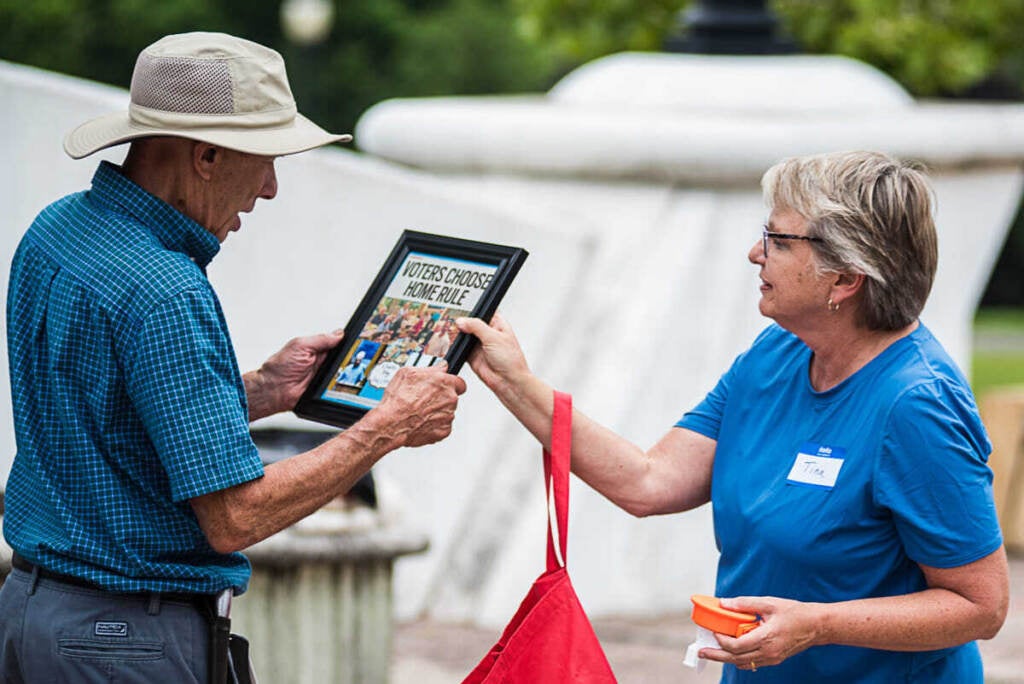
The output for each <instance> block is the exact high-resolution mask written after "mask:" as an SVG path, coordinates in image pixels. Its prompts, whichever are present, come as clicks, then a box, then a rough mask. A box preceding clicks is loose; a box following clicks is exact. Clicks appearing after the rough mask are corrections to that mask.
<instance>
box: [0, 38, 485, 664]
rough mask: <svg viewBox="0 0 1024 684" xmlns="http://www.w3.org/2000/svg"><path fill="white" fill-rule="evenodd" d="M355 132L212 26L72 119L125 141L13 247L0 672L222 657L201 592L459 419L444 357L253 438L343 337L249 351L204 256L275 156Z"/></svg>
mask: <svg viewBox="0 0 1024 684" xmlns="http://www.w3.org/2000/svg"><path fill="white" fill-rule="evenodd" d="M350 139H351V138H350V136H342V135H332V134H329V133H327V132H326V131H324V130H322V129H321V128H319V127H318V126H316V125H315V124H313V123H312V122H310V121H309V120H308V119H306V118H304V117H303V116H301V115H300V114H298V113H297V111H296V108H295V103H294V100H293V98H292V95H291V91H290V89H289V86H288V81H287V77H286V75H285V70H284V63H283V61H282V59H281V56H280V55H279V54H278V53H276V52H274V51H273V50H269V49H267V48H265V47H262V46H260V45H257V44H255V43H252V42H249V41H246V40H241V39H238V38H234V37H231V36H227V35H223V34H212V33H192V34H185V35H177V36H169V37H166V38H164V39H162V40H160V41H158V42H156V43H154V44H153V45H151V46H150V47H148V48H146V49H145V50H144V51H143V52H142V53H141V55H140V56H139V59H138V61H137V63H136V67H135V72H134V75H133V77H132V84H131V104H130V107H129V111H128V113H127V114H125V113H118V114H113V115H110V116H106V117H102V118H100V119H96V120H93V121H90V122H87V123H85V124H83V125H82V126H80V127H78V128H77V129H75V130H74V131H72V132H71V133H70V134H69V135H68V136H67V138H66V140H65V143H64V147H65V150H66V151H67V152H68V154H69V155H71V156H72V157H75V158H81V157H84V156H86V155H89V154H91V153H93V152H95V151H97V150H100V149H103V148H106V147H109V146H111V145H116V144H120V143H124V142H131V146H130V149H129V150H128V154H127V157H126V158H125V160H124V163H123V165H122V166H121V167H118V166H115V165H113V164H110V163H107V162H102V163H101V164H100V165H99V168H98V170H97V171H96V174H95V176H94V178H93V183H92V188H91V189H90V190H88V191H86V192H82V193H78V194H74V195H70V196H68V197H65V198H64V199H61V200H59V201H57V202H55V203H54V204H52V205H50V206H49V207H47V208H46V209H45V210H43V212H42V213H41V214H40V215H39V216H38V218H37V219H36V220H35V222H34V223H33V224H32V226H31V227H30V228H29V230H28V232H27V233H26V235H25V236H24V238H23V239H22V241H21V244H20V246H19V248H18V250H17V253H16V255H15V257H14V261H13V264H12V266H11V277H10V289H9V299H8V311H7V316H8V318H7V322H8V328H7V334H8V344H9V355H10V369H11V389H12V393H13V403H14V424H15V432H16V435H17V445H18V453H17V456H16V458H15V461H14V465H13V468H12V471H11V476H10V480H9V482H8V486H7V502H6V503H7V511H6V517H5V522H4V535H5V537H6V539H7V541H8V543H9V544H10V546H11V547H12V548H13V549H14V550H15V552H16V557H15V562H14V570H13V572H12V574H11V575H10V577H9V578H8V580H7V582H6V583H5V585H4V587H3V590H2V592H0V680H2V681H3V682H7V683H9V684H14V683H20V682H99V681H104V682H105V681H123V682H159V681H163V682H175V683H180V682H207V681H211V678H212V677H213V676H214V673H218V676H220V674H219V673H220V672H221V670H219V669H218V668H219V667H220V666H221V664H222V661H223V658H224V656H223V653H222V652H221V651H220V650H218V649H215V648H212V647H211V645H210V643H211V641H210V639H209V634H210V633H212V632H215V631H216V630H211V629H210V626H209V625H210V620H209V616H210V614H211V604H212V602H213V597H214V596H216V595H217V594H218V593H222V592H223V591H224V590H233V591H234V592H235V593H238V592H241V591H243V590H244V589H245V588H246V585H247V582H248V580H249V574H250V567H249V564H248V561H247V560H246V559H245V557H244V556H243V555H241V554H240V553H239V551H240V550H242V549H244V548H246V547H248V546H250V545H251V544H253V543H255V542H258V541H260V540H261V539H265V538H266V537H268V536H270V535H272V534H274V533H275V532H278V531H280V530H282V529H284V528H285V527H287V526H289V525H291V524H293V523H295V522H296V521H298V520H300V519H301V518H303V517H305V516H307V515H309V514H310V513H313V512H314V511H316V510H317V509H318V508H320V507H321V506H323V505H324V504H325V503H327V502H328V501H330V500H331V499H333V498H335V497H337V496H338V495H340V494H342V493H344V492H346V491H347V490H348V489H349V488H350V486H351V485H352V484H353V483H354V482H355V481H356V480H357V479H358V478H359V477H360V476H361V475H363V474H364V473H365V472H366V471H367V470H368V469H369V468H370V467H371V466H372V465H373V464H374V463H375V462H376V461H377V460H378V459H380V458H381V457H383V456H384V455H385V454H387V453H389V452H390V451H392V450H394V449H396V448H398V447H402V446H417V445H422V444H428V443H432V442H436V441H438V440H440V439H443V438H444V437H446V436H447V435H448V434H449V433H450V430H451V423H452V418H453V416H454V411H455V408H456V404H457V401H458V395H459V394H461V393H462V392H463V391H464V390H465V383H464V382H463V381H462V380H460V379H459V378H457V377H455V376H452V375H449V374H447V373H445V372H439V371H438V370H437V369H433V368H431V369H406V370H403V371H402V372H400V373H399V374H398V375H396V377H395V380H394V381H393V382H392V383H391V384H390V385H389V387H388V390H387V392H386V393H385V395H384V398H383V400H382V401H381V403H380V405H379V406H378V407H377V408H375V409H374V410H372V411H370V412H369V413H367V415H366V416H365V418H363V419H362V420H361V421H359V422H358V423H356V424H355V425H354V426H352V427H351V428H350V429H348V430H347V431H345V432H343V433H341V434H339V435H337V436H336V437H334V438H332V439H331V440H329V441H328V442H326V443H325V444H323V445H322V446H320V447H318V448H316V449H314V450H312V451H310V452H307V453H304V454H300V455H298V456H295V457H293V458H291V459H288V460H285V461H281V462H278V463H275V464H273V465H269V466H266V467H264V466H263V465H262V464H261V462H260V458H259V455H258V454H257V450H256V447H255V446H254V445H253V442H252V440H251V438H250V435H249V431H248V423H249V422H250V421H252V420H255V419H257V418H260V417H263V416H267V415H270V414H273V413H276V412H280V411H287V410H289V409H291V408H292V407H293V406H294V404H295V402H296V401H297V399H298V398H299V396H300V395H301V393H302V391H303V389H304V388H305V386H306V385H307V384H308V382H309V381H310V379H311V377H312V375H313V373H314V372H315V370H316V367H317V365H318V363H319V362H320V361H321V360H322V358H323V357H324V355H325V354H326V353H327V351H328V350H329V349H331V348H332V347H333V346H334V345H336V344H337V343H338V341H339V337H338V336H337V335H333V334H322V335H316V336H312V337H305V338H299V339H294V340H292V341H291V342H289V343H288V344H287V345H285V347H284V348H283V349H282V350H281V351H279V352H278V353H276V354H275V355H274V356H272V357H271V358H270V359H268V360H267V361H266V362H265V363H264V364H263V365H262V366H261V367H260V368H259V369H258V370H256V371H253V372H250V373H247V374H245V375H242V374H240V372H239V370H238V368H237V365H236V362H235V356H234V351H233V349H232V345H231V341H230V339H229V337H228V331H227V328H226V326H225V322H224V318H223V315H222V312H221V309H220V304H219V302H218V300H217V297H216V295H215V293H214V291H213V290H212V289H211V287H210V284H209V282H208V281H207V278H206V268H207V266H208V265H209V263H210V261H211V259H213V257H214V256H215V255H216V254H217V252H218V251H219V249H220V246H221V243H223V242H224V240H226V239H227V237H228V236H229V235H230V234H231V233H232V232H234V231H237V230H239V229H240V227H241V220H240V214H241V213H243V212H249V211H251V210H252V209H253V206H254V205H255V203H256V200H257V199H272V198H273V197H274V196H275V195H276V194H277V178H276V176H275V173H274V159H275V158H276V157H277V156H280V155H286V154H294V153H297V152H302V151H304V150H309V149H312V148H315V147H318V146H321V145H326V144H329V143H332V142H335V141H347V140H350Z"/></svg>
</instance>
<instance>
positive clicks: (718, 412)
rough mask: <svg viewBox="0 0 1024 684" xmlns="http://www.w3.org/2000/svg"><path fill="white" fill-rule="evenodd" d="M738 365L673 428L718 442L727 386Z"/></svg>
mask: <svg viewBox="0 0 1024 684" xmlns="http://www.w3.org/2000/svg"><path fill="white" fill-rule="evenodd" d="M740 358H742V357H740ZM738 363H739V359H737V360H736V361H734V362H733V365H732V367H731V368H729V370H728V371H726V373H725V374H724V375H722V377H721V378H719V379H718V383H717V384H715V387H714V388H713V389H712V390H711V391H710V392H708V393H707V395H706V396H705V397H704V399H703V400H702V401H701V402H700V403H699V404H697V405H696V406H695V407H693V408H692V409H690V410H689V411H687V412H686V413H684V414H683V417H682V418H680V419H679V420H678V421H677V422H676V424H675V427H681V428H686V429H687V430H693V431H694V432H697V433H699V434H702V435H704V436H705V437H710V438H711V439H714V440H716V441H717V440H718V432H719V430H720V429H721V427H722V416H723V414H724V413H725V404H726V402H727V401H728V399H729V386H730V383H731V382H732V381H733V378H734V377H735V374H736V366H737V364H738Z"/></svg>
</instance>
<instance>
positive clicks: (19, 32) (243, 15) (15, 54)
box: [0, 0, 555, 131]
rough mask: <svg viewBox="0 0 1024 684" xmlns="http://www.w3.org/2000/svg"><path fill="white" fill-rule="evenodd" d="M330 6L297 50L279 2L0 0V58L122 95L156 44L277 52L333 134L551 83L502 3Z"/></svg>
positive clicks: (549, 69) (548, 58)
mask: <svg viewBox="0 0 1024 684" xmlns="http://www.w3.org/2000/svg"><path fill="white" fill-rule="evenodd" d="M333 2H334V3H335V17H336V18H335V21H334V24H333V27H332V30H331V33H330V35H329V36H328V37H327V38H326V40H324V41H323V42H322V43H320V44H317V45H314V46H299V45H294V44H291V43H289V42H288V41H287V40H286V39H285V37H284V33H283V31H282V28H281V21H280V4H281V3H280V2H279V1H278V0H275V1H273V2H252V1H251V0H27V1H26V0H0V59H4V60H9V61H13V62H20V63H24V64H30V65H34V66H39V67H42V68H45V69H50V70H54V71H60V72H63V73H67V74H72V75H75V76H81V77H84V78H88V79H92V80H96V81H101V82H105V83H111V84H114V85H118V86H121V87H127V85H128V84H129V82H130V80H131V73H132V69H133V67H134V64H135V58H136V56H137V55H138V52H139V50H141V49H142V48H143V47H145V46H146V45H148V44H150V43H152V42H153V41H155V40H157V39H158V38H159V37H161V36H163V35H166V34H169V33H178V32H183V31H197V30H205V31H226V32H228V33H233V34H235V35H238V36H242V37H244V38H249V39H250V40H255V41H257V42H260V43H263V44H264V45H268V46H270V47H273V48H275V49H277V50H278V51H280V52H281V53H282V54H283V55H284V57H285V60H286V63H287V65H288V75H289V80H290V81H291V84H292V89H293V91H294V92H295V96H296V99H297V100H298V103H299V107H300V108H301V110H302V111H303V112H304V113H306V114H308V115H309V116H310V118H312V119H313V120H315V121H317V122H318V123H321V124H322V125H324V126H325V127H328V128H331V129H333V130H339V131H340V130H346V131H347V130H351V129H352V127H353V126H354V124H355V122H356V120H357V119H358V117H359V115H360V114H361V113H362V112H363V111H364V110H365V109H366V108H367V107H369V106H370V105H372V104H374V103H376V102H378V101H380V100H382V99H385V98H388V97H403V96H423V95H443V94H453V93H457V94H481V93H500V92H514V91H536V90H539V89H545V88H547V87H548V86H550V84H551V82H552V80H553V78H554V77H553V74H554V69H555V62H554V60H553V58H552V53H551V52H550V51H549V50H547V49H546V48H543V47H538V46H537V45H533V44H531V43H529V42H528V41H527V40H526V39H525V38H524V37H523V36H522V35H521V34H520V33H519V32H518V31H517V30H516V26H517V17H516V14H515V11H514V8H513V7H512V5H511V4H510V3H511V0H497V1H496V0H429V1H428V0H347V1H345V2H343V1H342V0H333Z"/></svg>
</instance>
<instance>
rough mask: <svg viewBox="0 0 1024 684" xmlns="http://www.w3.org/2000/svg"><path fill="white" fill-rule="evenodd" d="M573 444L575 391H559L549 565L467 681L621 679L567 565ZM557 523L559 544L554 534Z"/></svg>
mask: <svg viewBox="0 0 1024 684" xmlns="http://www.w3.org/2000/svg"><path fill="white" fill-rule="evenodd" d="M571 444H572V397H570V396H569V395H568V394H563V393H561V392H555V410H554V416H553V418H552V424H551V452H550V453H549V452H547V451H545V452H544V483H545V487H546V488H547V491H548V500H549V505H548V553H547V565H548V569H547V572H545V573H544V574H543V575H541V576H540V577H538V578H537V581H536V582H534V583H533V586H532V587H531V588H530V592H529V593H528V594H527V595H526V598H524V599H523V602H522V603H521V604H520V606H519V610H517V611H516V614H515V616H513V618H512V621H511V622H510V623H509V624H508V626H507V627H506V628H505V631H504V633H502V635H501V638H500V639H499V640H498V643H496V644H495V645H494V647H493V648H491V650H490V652H489V653H488V654H487V655H486V656H484V659H483V660H481V661H480V664H479V665H477V666H476V668H475V669H474V670H473V671H472V672H471V673H469V676H468V677H466V678H465V679H464V680H462V684H565V683H566V682H586V683H587V684H606V683H611V684H614V683H615V675H614V674H612V668H611V666H610V665H609V664H608V659H607V658H606V657H605V655H604V651H602V650H601V644H600V643H599V642H598V640H597V635H595V634H594V628H593V627H591V625H590V620H588V619H587V615H586V613H584V612H583V606H582V605H580V600H579V598H578V597H577V596H576V591H575V590H574V589H573V587H572V582H571V581H570V580H569V573H568V572H567V571H566V568H565V549H566V537H567V535H568V527H569V452H570V449H571ZM552 500H553V501H554V509H555V520H554V521H552V520H551V505H550V502H551V501H552ZM556 524H557V530H558V543H557V546H556V544H555V539H554V536H553V529H554V528H555V525H556Z"/></svg>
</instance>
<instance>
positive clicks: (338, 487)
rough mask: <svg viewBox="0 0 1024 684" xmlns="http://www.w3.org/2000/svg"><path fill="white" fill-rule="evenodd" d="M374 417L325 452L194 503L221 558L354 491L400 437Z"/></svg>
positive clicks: (288, 462) (307, 454) (330, 442)
mask: <svg viewBox="0 0 1024 684" xmlns="http://www.w3.org/2000/svg"><path fill="white" fill-rule="evenodd" d="M385 423H386V421H379V420H378V418H377V416H374V415H373V413H372V412H371V413H370V414H367V416H366V417H365V418H364V419H363V420H361V421H359V422H358V423H356V424H355V425H353V426H352V427H350V428H349V429H348V430H346V431H345V432H343V433H340V434H339V435H337V436H335V437H333V438H332V439H330V440H328V441H327V442H325V443H324V444H322V445H320V446H319V447H317V448H315V449H312V450H311V451H307V452H305V453H303V454H299V455H297V456H294V457H292V458H289V459H285V460H283V461H279V462H277V463H273V464H270V465H268V466H267V467H266V468H265V470H264V476H263V477H262V478H259V479H257V480H252V481H250V482H246V483H244V484H240V485H237V486H235V487H231V488H229V489H225V490H222V491H219V492H213V493H211V494H207V495H205V496H201V497H198V498H196V499H193V500H192V506H193V508H194V509H195V511H196V515H197V517H198V518H199V524H200V526H201V527H202V528H203V532H204V533H205V534H206V536H207V539H208V540H209V542H210V545H211V546H213V548H214V549H216V550H217V551H219V552H221V553H230V552H233V551H240V550H242V549H244V548H247V547H249V546H252V545H253V544H255V543H256V542H259V541H262V540H263V539H266V538H267V537H270V536H271V535H273V534H276V533H277V532H280V531H281V530H283V529H285V528H287V527H289V526H291V525H294V524H295V523H296V522H298V521H299V520H302V519H303V518H305V517H306V516H308V515H310V514H312V513H314V512H315V511H317V510H319V509H320V508H322V507H323V506H324V505H325V504H327V503H328V502H330V501H331V500H333V499H335V498H337V497H338V496H341V495H343V494H345V493H346V492H348V491H349V490H350V489H351V488H352V486H353V485H354V484H355V483H356V481H357V480H358V479H359V478H360V477H362V476H363V475H364V474H365V473H366V472H367V471H368V470H369V469H370V468H371V467H372V466H373V464H374V463H376V462H377V461H378V460H380V459H381V458H382V457H383V456H384V455H385V454H387V453H389V452H391V451H393V450H395V449H396V448H398V447H400V446H402V443H401V442H400V441H399V436H397V435H396V434H395V432H394V431H393V430H389V429H387V427H388V426H387V425H386V424H385Z"/></svg>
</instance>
